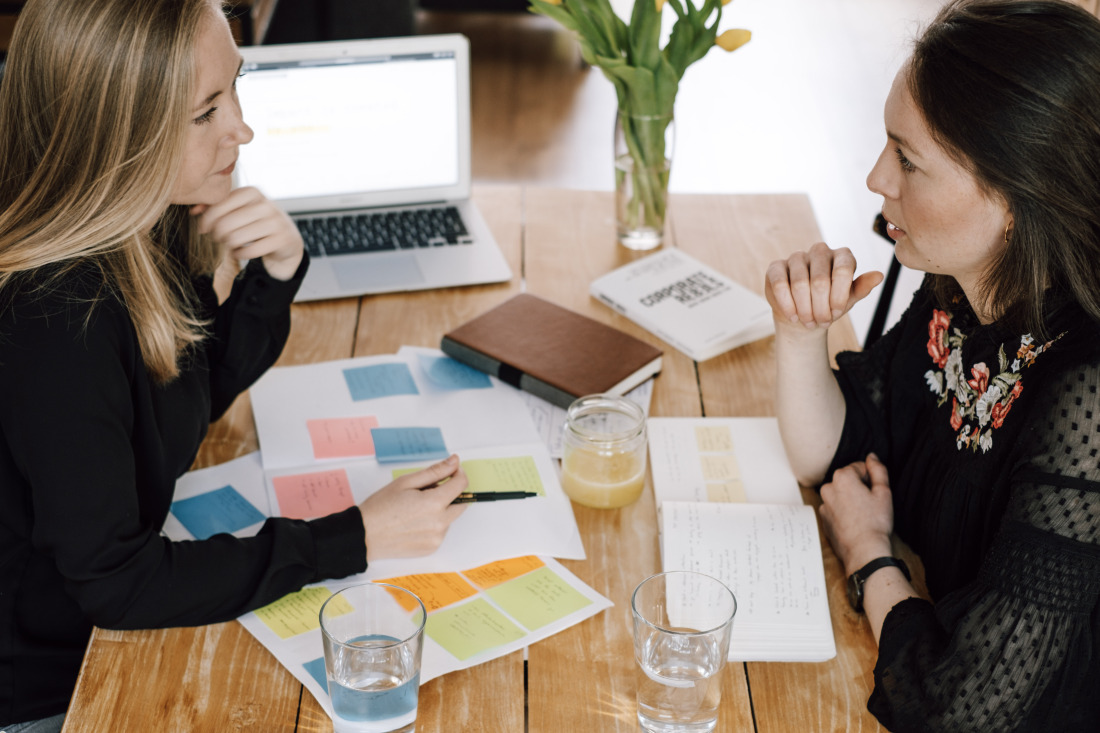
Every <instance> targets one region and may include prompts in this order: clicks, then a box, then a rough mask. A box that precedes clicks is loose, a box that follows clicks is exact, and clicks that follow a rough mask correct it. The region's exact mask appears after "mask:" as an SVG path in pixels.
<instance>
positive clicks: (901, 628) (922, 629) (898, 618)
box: [875, 598, 939, 684]
mask: <svg viewBox="0 0 1100 733" xmlns="http://www.w3.org/2000/svg"><path fill="white" fill-rule="evenodd" d="M933 627H935V628H938V627H939V621H938V620H937V619H936V611H935V608H934V607H933V606H932V604H931V603H929V602H928V601H926V600H924V599H923V598H906V599H905V600H904V601H901V602H900V603H897V604H895V605H894V607H893V608H891V609H890V612H889V613H888V614H886V618H885V619H884V620H883V622H882V632H881V633H880V634H879V644H878V662H877V663H876V664H875V682H876V684H881V682H882V675H883V674H884V673H885V671H886V670H887V668H889V666H890V665H891V664H893V663H894V660H895V659H897V656H898V655H899V654H900V653H902V651H903V650H904V649H906V648H908V647H909V645H910V644H911V643H912V641H913V639H916V638H917V637H920V636H926V635H927V632H928V629H930V628H933Z"/></svg>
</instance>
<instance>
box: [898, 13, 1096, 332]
mask: <svg viewBox="0 0 1100 733" xmlns="http://www.w3.org/2000/svg"><path fill="white" fill-rule="evenodd" d="M908 84H909V91H910V93H911V94H912V95H913V99H914V100H915V101H916V103H917V106H918V107H919V108H920V110H921V112H922V114H923V115H924V119H925V122H927V124H928V127H929V129H930V131H931V134H932V136H933V137H934V138H935V139H936V141H937V142H938V143H939V144H940V145H942V146H943V147H944V148H945V149H946V150H947V151H948V152H949V153H951V154H952V155H953V156H954V157H955V158H956V159H957V160H958V161H959V162H960V163H961V164H962V165H963V166H965V167H966V168H967V169H968V170H969V171H970V172H971V173H972V174H973V175H974V176H975V177H976V178H977V179H978V182H979V184H980V185H982V186H983V187H984V188H986V190H987V191H989V192H991V193H993V194H995V195H999V196H1000V197H1002V198H1003V199H1004V200H1005V201H1006V202H1007V204H1008V208H1009V210H1010V212H1011V213H1012V217H1013V225H1012V228H1011V230H1010V231H1009V232H1008V233H1007V243H1006V245H1005V246H1004V247H1003V249H1002V250H1001V252H1000V253H999V255H998V257H997V258H996V260H995V261H994V262H993V264H992V266H991V267H990V269H989V270H988V272H987V273H986V276H985V278H984V280H983V282H982V283H981V292H980V293H979V295H980V296H981V297H982V299H983V301H984V303H985V304H988V305H990V306H992V308H993V315H994V316H995V317H996V318H998V320H1000V321H1001V322H1002V323H1004V324H1005V325H1006V326H1008V327H1011V328H1013V329H1015V330H1017V331H1018V332H1020V333H1023V332H1030V333H1033V334H1035V335H1036V336H1041V335H1043V332H1044V329H1043V322H1044V319H1045V316H1046V315H1047V314H1045V313H1044V299H1045V296H1046V295H1047V290H1048V288H1049V289H1053V293H1052V294H1053V295H1054V296H1056V297H1055V300H1058V299H1061V300H1074V301H1076V302H1077V303H1079V304H1080V305H1081V307H1082V308H1083V309H1084V310H1085V311H1086V312H1087V313H1088V314H1089V315H1090V316H1091V317H1092V318H1093V319H1095V320H1097V321H1100V267H1097V264H1096V263H1097V262H1100V19H1098V18H1096V17H1095V16H1093V15H1091V14H1089V13H1088V12H1086V11H1085V10H1082V9H1081V8H1079V7H1077V6H1075V5H1071V4H1070V3H1068V2H1060V1H1058V0H955V1H954V2H950V3H948V4H947V5H946V6H945V7H944V8H943V9H942V10H941V11H940V13H939V14H938V15H937V16H936V18H935V20H933V21H932V24H931V25H930V26H929V27H928V29H927V30H926V31H925V32H924V34H923V35H922V36H921V37H920V39H919V40H918V41H917V43H916V48H915V50H914V52H913V56H912V59H911V61H910V64H909V69H908ZM934 289H935V291H936V293H937V294H938V295H939V296H940V297H941V299H942V300H944V301H945V302H946V301H948V300H950V298H951V297H952V296H954V295H957V294H958V293H959V292H960V291H959V289H958V285H957V283H955V281H954V280H953V279H951V278H950V277H947V276H936V277H935V284H934ZM1047 302H1048V303H1049V300H1048V301H1047Z"/></svg>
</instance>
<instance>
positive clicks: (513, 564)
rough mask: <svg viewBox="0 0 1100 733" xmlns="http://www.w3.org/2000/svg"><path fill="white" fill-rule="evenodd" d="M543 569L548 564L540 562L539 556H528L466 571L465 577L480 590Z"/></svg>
mask: <svg viewBox="0 0 1100 733" xmlns="http://www.w3.org/2000/svg"><path fill="white" fill-rule="evenodd" d="M542 567H546V563H544V562H543V561H542V560H540V559H539V557H538V555H526V556H524V557H513V558H511V559H510V560H501V561H500V562H491V563H489V564H488V565H481V566H480V567H476V568H473V569H471V570H465V571H463V575H465V576H466V577H467V578H469V579H470V581H471V582H472V583H473V584H474V585H476V586H477V587H479V588H492V587H493V586H494V585H500V584H501V583H503V582H505V581H508V580H511V579H512V578H518V577H519V576H521V575H523V574H524V573H529V572H531V571H532V570H538V569H539V568H542Z"/></svg>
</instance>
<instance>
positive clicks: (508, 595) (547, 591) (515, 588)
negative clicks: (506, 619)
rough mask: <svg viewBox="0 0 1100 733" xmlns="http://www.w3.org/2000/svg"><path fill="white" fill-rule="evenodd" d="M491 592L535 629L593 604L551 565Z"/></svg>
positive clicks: (509, 611)
mask: <svg viewBox="0 0 1100 733" xmlns="http://www.w3.org/2000/svg"><path fill="white" fill-rule="evenodd" d="M488 594H489V597H490V598H492V599H493V601H495V602H496V604H497V605H498V606H500V607H501V608H503V609H504V610H505V611H507V612H508V613H509V614H510V615H511V616H512V618H514V619H516V620H517V621H519V622H520V623H521V624H523V625H524V626H525V627H527V628H528V629H530V630H532V631H534V630H535V629H541V628H542V627H543V626H546V625H547V624H549V623H552V622H554V621H557V620H558V619H560V618H562V617H563V616H568V615H569V614H571V613H573V612H574V611H579V610H580V609H582V608H584V607H585V606H587V605H589V604H590V603H592V601H591V600H590V599H588V598H585V597H584V595H582V594H581V593H580V592H578V591H577V590H576V589H575V588H573V587H572V586H570V585H569V584H568V583H566V582H565V581H564V580H562V579H561V577H559V576H558V575H556V574H554V572H553V571H551V570H550V569H549V568H541V569H539V570H535V571H533V572H530V573H527V574H526V575H523V576H521V577H519V578H516V579H514V580H510V581H508V582H507V583H502V584H500V585H498V586H496V587H495V588H491V589H490V590H489V591H488Z"/></svg>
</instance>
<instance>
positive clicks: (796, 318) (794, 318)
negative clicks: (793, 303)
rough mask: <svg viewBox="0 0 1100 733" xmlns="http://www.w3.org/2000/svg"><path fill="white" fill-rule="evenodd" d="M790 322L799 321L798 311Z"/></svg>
mask: <svg viewBox="0 0 1100 733" xmlns="http://www.w3.org/2000/svg"><path fill="white" fill-rule="evenodd" d="M790 322H791V323H798V314H797V313H796V314H794V315H792V316H791V317H790Z"/></svg>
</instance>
